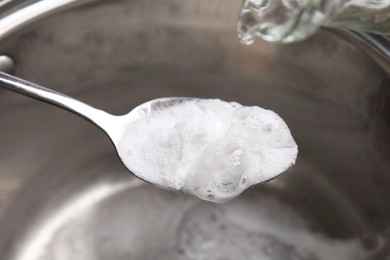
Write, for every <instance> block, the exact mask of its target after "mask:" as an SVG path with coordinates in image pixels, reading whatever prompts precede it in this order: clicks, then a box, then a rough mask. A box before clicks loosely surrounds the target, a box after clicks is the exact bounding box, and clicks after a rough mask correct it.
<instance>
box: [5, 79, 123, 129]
mask: <svg viewBox="0 0 390 260" xmlns="http://www.w3.org/2000/svg"><path fill="white" fill-rule="evenodd" d="M0 86H2V87H5V88H7V89H9V90H11V91H14V92H17V93H19V94H22V95H25V96H27V97H31V98H34V99H37V100H40V101H43V102H46V103H49V104H52V105H55V106H57V107H60V108H63V109H65V110H68V111H70V112H72V113H74V114H76V115H78V116H80V117H82V118H84V119H86V120H88V121H89V122H91V123H93V124H95V125H97V126H98V127H100V128H101V129H103V130H104V131H105V132H106V133H107V134H109V135H110V133H109V132H110V129H112V123H114V125H115V118H116V116H113V115H110V114H108V113H106V112H104V111H102V110H99V109H96V108H93V107H91V106H89V105H87V104H85V103H83V102H81V101H78V100H76V99H73V98H71V97H69V96H66V95H64V94H62V93H59V92H56V91H54V90H52V89H48V88H45V87H42V86H40V85H37V84H34V83H31V82H28V81H26V80H23V79H21V78H18V77H14V76H11V75H9V74H6V73H3V72H0Z"/></svg>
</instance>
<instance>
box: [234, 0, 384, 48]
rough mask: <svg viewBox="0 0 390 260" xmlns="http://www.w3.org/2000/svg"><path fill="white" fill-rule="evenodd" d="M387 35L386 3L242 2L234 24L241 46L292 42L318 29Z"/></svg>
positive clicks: (335, 0) (327, 0)
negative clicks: (257, 40)
mask: <svg viewBox="0 0 390 260" xmlns="http://www.w3.org/2000/svg"><path fill="white" fill-rule="evenodd" d="M323 25H325V26H332V27H341V28H347V29H353V30H357V31H369V32H380V33H390V1H389V0H353V1H347V2H343V1H339V0H323V1H314V0H312V1H302V0H288V1H282V0H245V1H244V3H243V5H242V9H241V12H240V16H239V19H238V23H237V30H238V34H239V37H240V39H241V42H242V43H243V44H246V45H248V44H252V43H253V41H254V39H255V38H256V37H260V38H263V39H265V40H267V41H271V42H282V43H287V42H294V41H299V40H302V39H305V38H307V37H309V36H310V35H312V34H314V33H315V32H316V31H317V30H318V28H319V27H320V26H323Z"/></svg>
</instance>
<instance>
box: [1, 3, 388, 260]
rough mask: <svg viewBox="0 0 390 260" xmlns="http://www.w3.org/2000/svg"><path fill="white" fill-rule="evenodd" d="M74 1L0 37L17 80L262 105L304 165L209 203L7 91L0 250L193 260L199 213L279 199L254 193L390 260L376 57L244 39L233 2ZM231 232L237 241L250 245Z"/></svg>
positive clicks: (113, 109)
mask: <svg viewBox="0 0 390 260" xmlns="http://www.w3.org/2000/svg"><path fill="white" fill-rule="evenodd" d="M26 2H30V1H26ZM33 2H37V1H31V3H33ZM38 2H39V1H38ZM56 2H57V1H56ZM58 2H60V1H58ZM77 2H79V4H77V5H67V6H66V7H64V8H60V9H58V11H55V10H52V11H51V12H50V14H49V15H45V16H42V17H40V18H39V19H37V18H36V17H35V18H34V19H33V20H34V21H33V22H29V21H28V22H25V23H23V25H22V26H18V27H17V28H15V27H13V28H10V30H9V32H4V33H5V36H4V37H2V38H1V41H0V50H1V52H2V53H0V54H2V55H8V56H10V57H12V58H13V60H14V62H15V64H16V67H15V75H17V76H19V77H21V78H24V79H27V80H29V81H32V82H36V83H38V84H41V85H44V86H56V89H55V90H56V91H59V92H63V93H68V94H69V95H71V96H73V97H75V98H78V99H80V100H83V101H85V102H86V103H88V104H91V105H93V106H95V107H99V108H101V109H103V110H105V111H108V112H110V113H112V114H124V113H126V112H128V109H129V108H130V107H135V106H136V105H138V104H141V103H143V102H145V101H147V100H151V99H155V98H159V97H162V96H193V97H201V98H215V97H216V98H221V99H224V100H234V101H237V102H240V103H242V104H245V105H251V104H253V105H260V106H262V107H265V108H269V109H272V110H275V111H276V112H277V113H278V114H279V115H280V116H281V117H282V118H284V119H285V120H286V122H287V124H288V125H289V126H291V130H292V133H293V134H294V138H295V139H296V141H297V143H298V145H299V147H300V155H299V160H298V162H297V165H296V166H295V167H294V168H292V169H291V171H289V172H287V173H286V174H284V175H283V176H281V177H280V178H277V179H275V180H273V181H272V182H270V183H267V184H265V185H260V186H258V187H255V188H253V189H251V190H249V191H247V192H245V194H244V195H243V196H242V197H241V198H239V199H238V200H233V201H232V202H231V203H230V202H229V203H227V204H224V206H221V207H224V208H214V207H213V204H207V203H201V202H199V201H198V200H194V199H191V198H189V197H187V196H185V195H183V194H180V193H172V192H168V191H164V192H163V191H159V190H158V189H154V188H152V187H150V185H144V184H142V183H139V182H138V181H137V179H135V178H134V177H132V176H131V175H130V174H128V172H127V170H125V169H124V167H123V166H122V165H121V164H120V163H119V160H118V159H117V158H116V155H115V154H114V153H112V145H111V143H110V142H109V140H108V139H107V138H106V137H105V136H104V135H103V134H102V133H101V131H98V130H97V129H96V128H94V127H93V126H91V125H90V124H88V123H87V122H85V121H84V120H81V119H79V118H77V117H74V116H72V115H70V114H69V113H66V112H63V111H61V110H59V109H56V108H52V107H50V106H47V105H44V104H40V103H39V102H35V101H31V100H29V99H27V98H25V97H22V96H20V95H16V94H15V93H12V92H9V91H3V90H0V110H1V113H0V134H1V136H0V255H1V259H5V260H8V259H9V260H26V259H28V260H36V259H51V260H52V259H53V260H58V259H60V260H62V259H74V260H79V259H80V260H81V259H82V260H89V259H96V260H100V259H118V260H122V259H163V258H164V257H165V258H166V259H175V258H174V257H169V256H170V255H169V253H171V252H173V251H175V252H178V254H179V255H181V256H182V259H183V258H184V259H194V257H192V258H191V257H190V256H188V254H187V253H188V252H187V251H186V250H184V251H183V249H182V247H181V246H182V244H181V242H182V241H186V239H187V238H189V236H184V235H183V234H182V231H183V230H186V227H188V226H189V225H190V224H191V223H192V224H193V225H192V224H191V225H192V230H196V228H195V226H197V227H199V228H202V227H204V226H206V227H207V225H210V222H208V220H207V219H204V218H203V216H202V213H205V214H204V215H205V216H209V215H208V214H209V212H213V211H214V210H216V211H217V213H218V214H216V218H217V219H218V218H219V214H220V215H223V216H225V215H226V216H228V215H229V214H228V213H226V212H229V208H230V209H237V210H236V211H237V212H240V213H241V214H242V215H243V216H248V218H250V215H251V213H250V211H247V208H246V207H245V205H251V208H252V210H254V211H257V210H258V211H261V210H262V209H264V208H267V209H270V208H272V205H271V206H269V205H268V206H267V204H266V203H265V204H264V203H261V198H263V197H270V198H272V199H274V200H278V201H280V203H282V204H283V205H286V206H285V207H287V208H291V209H292V210H294V211H295V212H296V213H297V214H299V215H300V216H301V217H302V218H303V219H304V220H305V223H307V227H308V228H309V229H310V230H312V231H313V232H315V233H317V234H321V236H324V237H326V238H327V239H331V240H332V241H335V242H336V241H347V240H350V239H358V240H361V241H363V242H364V245H365V246H366V247H367V248H370V249H372V250H374V253H373V255H372V256H371V257H370V259H380V260H383V259H386V257H388V255H389V251H388V250H389V249H388V236H389V227H390V217H389V216H390V204H389V202H388V201H389V199H390V175H389V172H390V165H389V163H390V160H389V159H390V158H389V155H390V130H389V129H390V120H389V113H390V112H389V109H390V106H389V104H390V80H389V74H388V72H387V71H389V65H388V63H387V62H386V61H385V59H382V58H381V55H378V56H375V57H374V56H372V52H370V51H367V50H368V48H367V46H366V45H364V44H361V42H360V41H359V43H358V42H355V40H354V38H351V37H342V35H343V34H342V33H340V32H337V33H335V32H333V31H328V30H326V31H325V30H324V31H321V32H319V33H318V34H317V35H316V36H315V37H313V38H311V39H309V40H308V41H305V42H302V43H297V44H292V45H286V46H284V45H283V46H282V45H274V44H270V43H265V42H257V43H256V44H255V45H254V46H250V47H244V46H242V45H241V44H240V43H239V42H238V40H237V37H236V33H235V22H236V16H237V14H238V11H239V8H240V3H239V2H234V1H231V2H229V3H227V2H226V1H223V0H213V1H210V0H207V1H206V0H186V1H182V0H163V1H156V0H144V1H135V0H134V1H133V0H128V1H125V0H123V1H90V2H88V3H85V5H84V4H81V3H82V1H77ZM7 12H8V14H10V13H12V11H7ZM0 25H1V20H0ZM1 28H2V30H6V28H4V27H1ZM137 201H141V202H143V204H142V205H139V204H137ZM248 203H249V204H248ZM253 203H255V204H254V206H253ZM256 203H257V204H256ZM237 204H239V205H243V207H242V208H239V207H238V206H237ZM135 205H137V206H135ZM256 205H258V206H257V207H256ZM210 207H211V208H210ZM237 207H238V208H237ZM179 209H182V211H180V210H179ZM169 212H173V213H174V214H173V213H172V214H173V215H172V214H170V213H169ZM281 212H283V213H284V212H286V211H284V210H281ZM274 213H275V212H274ZM224 214H225V215H224ZM284 215H286V216H289V217H290V216H291V218H293V217H292V216H293V215H294V214H284ZM272 216H273V217H274V218H277V214H276V215H275V214H273V215H272ZM214 218H215V217H213V215H211V219H214ZM244 219H245V218H244ZM191 221H192V222H191ZM193 221H198V222H196V223H195V222H193ZM259 221H260V220H259ZM244 222H245V221H244ZM194 223H195V224H196V225H195V224H194ZM220 232H222V229H221V231H220ZM269 232H271V231H269ZM271 233H272V232H271ZM295 233H296V232H292V233H291V232H290V233H288V234H289V235H291V236H293V235H294V234H295ZM298 233H299V232H298ZM194 234H195V235H196V232H195V233H194ZM224 234H225V233H224ZM228 234H230V233H228ZM244 234H246V233H244ZM268 235H275V234H270V233H268ZM250 236H251V234H249V235H248V237H250ZM275 236H276V235H275ZM226 237H229V235H226ZM238 237H239V238H240V239H238V240H235V241H234V243H229V245H230V249H231V250H233V249H239V248H241V247H242V246H243V245H248V244H249V243H246V242H247V240H246V239H247V237H246V236H242V237H240V236H238ZM264 237H265V234H263V236H262V239H263V240H259V241H264V240H267V239H265V238H264ZM209 239H210V237H209V236H206V237H203V239H202V241H208V240H209ZM259 239H260V238H259ZM267 241H271V240H267ZM295 241H296V243H304V241H301V240H300V238H299V237H296V238H295ZM208 245H209V246H210V244H208ZM218 245H220V244H218ZM279 245H280V244H279ZM288 246H290V247H288ZM218 248H219V247H218ZM218 248H217V249H218ZM281 248H284V249H280V250H279V251H283V250H284V251H283V252H288V250H287V249H285V248H290V249H291V245H289V244H287V247H281ZM217 249H216V250H215V251H216V252H217V251H219V252H222V251H223V250H217ZM276 251H278V250H276ZM191 252H193V251H191ZM227 252H228V251H227ZM229 252H230V251H229ZM293 255H294V253H291V257H292V256H293ZM277 257H279V258H277ZM205 258H207V257H205ZM209 258H211V259H213V255H211V256H210V257H209ZM225 258H227V259H229V256H225ZM179 259H180V258H179ZM236 259H237V258H236ZM270 259H288V258H287V257H283V256H280V254H279V256H275V257H274V258H270ZM303 259H305V258H303ZM306 259H307V258H306ZM309 259H310V258H309ZM343 260H346V259H343ZM348 260H349V259H348ZM353 260H356V259H353Z"/></svg>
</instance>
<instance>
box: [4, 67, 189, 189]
mask: <svg viewBox="0 0 390 260" xmlns="http://www.w3.org/2000/svg"><path fill="white" fill-rule="evenodd" d="M0 86H2V87H5V88H7V89H9V90H11V91H14V92H17V93H19V94H22V95H25V96H27V97H31V98H34V99H37V100H40V101H43V102H46V103H49V104H52V105H55V106H57V107H60V108H63V109H65V110H68V111H69V112H72V113H74V114H76V115H78V116H80V117H82V118H84V119H86V120H88V121H89V122H91V123H93V124H94V125H96V126H98V127H99V128H101V129H102V130H103V131H104V132H105V133H106V134H107V135H108V137H109V138H110V139H111V141H112V143H113V144H114V146H115V149H116V151H117V153H118V155H119V157H120V158H121V160H122V162H123V164H124V165H125V166H126V167H127V169H129V170H130V171H131V165H127V164H125V162H124V160H123V158H124V157H125V156H126V155H125V154H121V152H120V149H118V147H119V145H120V144H121V140H122V136H123V135H124V134H125V132H126V128H127V127H129V125H130V124H131V123H132V122H133V121H135V120H137V119H140V118H143V117H145V116H147V115H149V114H151V113H153V112H154V111H157V110H161V109H164V108H167V107H170V106H174V105H177V104H179V103H182V102H186V101H189V100H193V98H184V97H169V98H159V99H154V100H150V101H148V102H145V103H143V104H141V105H139V106H137V107H136V108H134V109H133V110H131V111H130V112H129V113H128V114H126V115H123V116H114V115H111V114H108V113H106V112H104V111H102V110H99V109H96V108H93V107H91V106H89V105H87V104H85V103H83V102H81V101H78V100H76V99H73V98H71V97H69V96H66V95H64V94H61V93H59V92H56V91H54V90H51V89H48V88H45V87H42V86H39V85H37V84H34V83H31V82H28V81H26V80H23V79H20V78H17V77H14V76H11V75H9V74H6V73H3V72H0ZM122 145H123V144H122ZM131 172H132V173H133V174H135V175H136V176H137V177H139V178H140V179H142V178H141V177H140V176H139V175H137V173H136V172H133V171H131ZM154 184H158V183H154Z"/></svg>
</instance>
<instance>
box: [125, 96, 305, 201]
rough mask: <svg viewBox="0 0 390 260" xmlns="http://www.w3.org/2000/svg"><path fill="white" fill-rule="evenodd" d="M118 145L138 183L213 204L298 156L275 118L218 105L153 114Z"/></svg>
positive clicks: (199, 103)
mask: <svg viewBox="0 0 390 260" xmlns="http://www.w3.org/2000/svg"><path fill="white" fill-rule="evenodd" d="M120 143H122V144H124V145H121V146H119V147H118V149H120V154H122V155H125V156H123V157H122V160H123V161H124V163H125V164H126V166H127V167H128V168H129V169H130V170H131V171H132V172H134V173H135V174H136V175H137V176H138V177H140V178H142V179H144V180H146V181H148V182H151V183H154V184H157V185H159V186H161V187H165V188H170V189H176V190H183V191H185V192H187V193H190V194H193V195H195V196H197V197H199V198H201V199H204V200H209V201H214V202H224V201H228V200H230V199H232V198H234V197H236V196H238V195H239V194H240V193H241V192H243V191H244V190H245V189H247V188H248V187H250V186H252V185H254V184H257V183H260V182H263V181H266V180H269V179H271V178H273V177H275V176H277V175H278V174H280V173H282V172H284V171H285V170H286V169H287V168H288V167H290V166H291V165H293V164H294V163H295V160H296V157H297V153H298V149H297V145H296V143H295V141H294V139H293V137H292V136H291V133H290V130H289V129H288V127H287V125H286V124H285V122H284V121H283V120H282V119H281V118H280V117H279V116H278V115H277V114H276V113H274V112H272V111H270V110H266V109H263V108H260V107H244V106H242V105H240V104H238V103H235V102H230V103H229V102H225V101H221V100H218V99H194V100H190V101H186V102H183V103H179V104H177V105H174V106H171V107H168V108H164V109H162V110H160V111H154V112H153V113H152V114H150V115H147V116H146V117H145V118H142V119H139V120H137V121H135V122H132V123H131V124H130V125H129V127H128V129H127V131H126V134H125V135H124V137H123V140H122V141H121V142H120Z"/></svg>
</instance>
